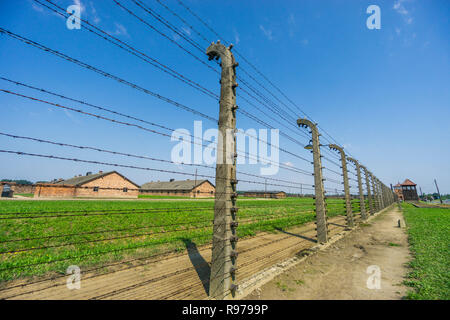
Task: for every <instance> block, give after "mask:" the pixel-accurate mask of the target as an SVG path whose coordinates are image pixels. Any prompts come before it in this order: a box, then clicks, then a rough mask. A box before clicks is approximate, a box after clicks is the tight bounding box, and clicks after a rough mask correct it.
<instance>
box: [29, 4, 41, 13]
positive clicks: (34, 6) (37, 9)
mask: <svg viewBox="0 0 450 320" xmlns="http://www.w3.org/2000/svg"><path fill="white" fill-rule="evenodd" d="M31 7H32V8H33V10H34V11H37V12H44V9H43V8H42V7H40V6H37V5H36V4H35V3H34V2H33V3H32V4H31Z"/></svg>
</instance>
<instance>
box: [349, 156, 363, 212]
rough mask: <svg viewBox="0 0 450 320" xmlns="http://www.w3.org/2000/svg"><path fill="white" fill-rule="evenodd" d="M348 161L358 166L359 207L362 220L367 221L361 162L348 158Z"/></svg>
mask: <svg viewBox="0 0 450 320" xmlns="http://www.w3.org/2000/svg"><path fill="white" fill-rule="evenodd" d="M347 160H348V161H350V162H353V163H354V164H355V166H356V177H357V179H358V193H359V207H360V209H361V219H362V220H366V219H367V213H366V203H365V201H364V192H363V186H362V179H361V168H360V165H359V162H358V161H357V160H356V159H353V158H347Z"/></svg>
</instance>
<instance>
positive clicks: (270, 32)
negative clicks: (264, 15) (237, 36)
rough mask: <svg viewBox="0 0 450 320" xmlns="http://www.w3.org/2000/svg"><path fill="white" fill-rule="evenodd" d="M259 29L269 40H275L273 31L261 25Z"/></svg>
mask: <svg viewBox="0 0 450 320" xmlns="http://www.w3.org/2000/svg"><path fill="white" fill-rule="evenodd" d="M259 29H260V30H261V31H262V32H263V34H264V35H265V36H266V38H267V39H268V40H270V41H272V40H273V35H272V30H270V29H266V28H264V26H263V25H259Z"/></svg>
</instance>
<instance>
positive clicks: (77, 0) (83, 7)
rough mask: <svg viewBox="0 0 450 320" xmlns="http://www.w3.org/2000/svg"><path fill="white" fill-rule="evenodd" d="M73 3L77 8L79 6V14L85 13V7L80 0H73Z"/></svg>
mask: <svg viewBox="0 0 450 320" xmlns="http://www.w3.org/2000/svg"><path fill="white" fill-rule="evenodd" d="M73 2H74V3H75V4H76V5H77V6H80V10H81V13H84V12H85V11H86V6H85V5H84V4H83V3H82V2H81V0H74V1H73Z"/></svg>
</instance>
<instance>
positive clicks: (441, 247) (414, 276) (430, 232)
mask: <svg viewBox="0 0 450 320" xmlns="http://www.w3.org/2000/svg"><path fill="white" fill-rule="evenodd" d="M402 206H403V212H404V216H405V220H406V224H407V228H408V235H409V243H410V245H411V251H412V253H413V256H414V259H413V261H412V262H411V263H410V267H411V268H412V271H411V272H410V273H409V274H408V280H407V281H406V282H405V283H406V284H407V285H408V286H410V287H412V288H414V290H412V291H410V292H409V293H408V295H407V298H408V299H426V300H431V299H433V300H435V299H440V300H449V299H450V254H449V252H450V210H449V209H438V208H436V209H434V208H415V207H413V206H412V205H410V204H402Z"/></svg>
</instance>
